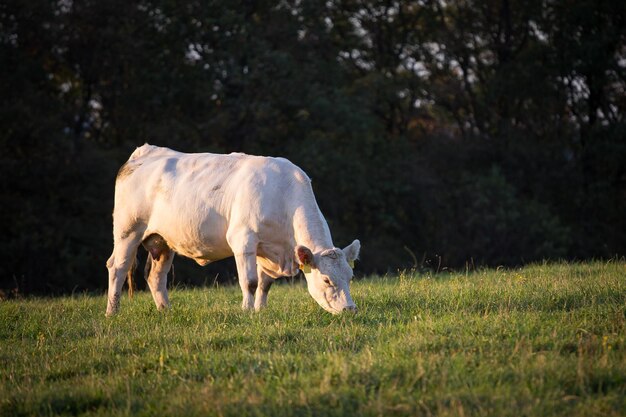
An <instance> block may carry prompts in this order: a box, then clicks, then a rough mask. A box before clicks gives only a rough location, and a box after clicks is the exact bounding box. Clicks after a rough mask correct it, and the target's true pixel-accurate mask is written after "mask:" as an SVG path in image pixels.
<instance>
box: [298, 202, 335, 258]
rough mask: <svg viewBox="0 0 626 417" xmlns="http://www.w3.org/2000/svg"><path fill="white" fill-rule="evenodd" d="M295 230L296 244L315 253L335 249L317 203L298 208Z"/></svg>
mask: <svg viewBox="0 0 626 417" xmlns="http://www.w3.org/2000/svg"><path fill="white" fill-rule="evenodd" d="M293 230H294V237H295V240H296V244H298V245H304V246H306V247H307V248H309V249H311V250H312V251H313V252H318V251H321V250H323V249H330V248H332V247H333V241H332V238H331V236H330V230H329V229H328V224H327V223H326V220H325V219H324V216H322V213H321V212H320V209H319V208H318V207H317V203H315V201H313V203H312V204H305V205H301V206H299V207H298V208H296V210H295V213H294V216H293Z"/></svg>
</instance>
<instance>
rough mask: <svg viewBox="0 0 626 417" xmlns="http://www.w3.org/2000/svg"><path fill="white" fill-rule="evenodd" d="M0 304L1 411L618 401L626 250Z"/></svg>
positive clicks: (604, 406) (356, 411) (266, 412)
mask: <svg viewBox="0 0 626 417" xmlns="http://www.w3.org/2000/svg"><path fill="white" fill-rule="evenodd" d="M352 293H353V297H354V299H355V301H356V302H357V304H358V305H359V308H360V311H359V313H358V315H356V316H347V317H343V316H341V317H336V316H330V315H328V314H326V313H324V312H323V311H322V309H321V308H319V307H318V306H317V305H316V304H315V303H314V301H313V300H312V299H311V298H310V297H309V295H308V293H307V292H306V289H305V288H304V287H303V286H302V284H300V283H296V284H289V285H275V286H274V287H273V288H272V290H271V292H270V297H269V306H268V308H267V309H266V310H265V311H263V312H262V313H260V314H255V313H244V312H242V311H241V310H240V308H239V305H240V301H241V298H240V297H241V294H240V291H239V288H238V287H234V286H233V287H222V288H205V289H192V290H184V289H174V290H173V291H172V293H171V301H172V304H173V308H172V310H171V311H169V312H166V313H159V312H157V311H155V308H154V305H153V303H152V299H151V297H150V295H149V294H148V293H141V294H139V295H138V296H136V297H135V298H134V299H133V300H128V299H127V298H126V297H123V299H122V310H121V313H120V314H119V315H118V316H116V317H114V318H112V319H106V318H105V317H104V310H105V305H106V301H105V297H104V295H101V296H87V295H79V296H74V297H66V298H55V299H40V298H27V299H21V300H11V301H4V302H0V415H5V416H21V415H159V416H165V415H181V416H183V415H184V416H193V415H234V416H238V417H243V416H248V415H250V416H287V415H294V416H325V415H328V416H341V415H369V416H393V415H424V416H430V415H441V416H446V415H454V416H470V415H480V416H483V415H493V416H533V415H535V416H568V417H572V416H618V415H626V332H625V329H626V264H624V263H623V262H609V263H589V264H546V265H535V266H529V267H526V268H523V269H519V270H500V271H495V270H484V271H477V272H473V273H469V274H439V275H436V276H434V277H433V276H430V275H422V274H400V275H399V276H390V277H382V278H369V279H365V280H360V281H356V282H354V283H353V286H352Z"/></svg>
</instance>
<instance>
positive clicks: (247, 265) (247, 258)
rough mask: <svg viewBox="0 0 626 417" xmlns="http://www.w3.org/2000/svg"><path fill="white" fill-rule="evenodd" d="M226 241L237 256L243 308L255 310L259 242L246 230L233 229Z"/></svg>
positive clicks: (227, 234)
mask: <svg viewBox="0 0 626 417" xmlns="http://www.w3.org/2000/svg"><path fill="white" fill-rule="evenodd" d="M226 240H227V241H228V244H229V245H230V248H231V249H232V251H233V254H234V255H235V262H236V263H237V274H238V275H239V286H240V287H241V292H242V293H243V302H242V303H241V308H243V309H244V310H252V309H253V308H254V292H255V291H256V287H257V282H258V278H257V271H256V251H257V245H258V240H257V239H256V237H255V235H254V234H253V233H250V231H249V230H248V229H246V228H237V227H233V228H232V229H230V230H229V231H228V232H227V233H226Z"/></svg>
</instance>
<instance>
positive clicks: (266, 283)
mask: <svg viewBox="0 0 626 417" xmlns="http://www.w3.org/2000/svg"><path fill="white" fill-rule="evenodd" d="M257 269H258V274H257V275H258V277H259V282H258V285H257V288H256V294H255V295H254V309H255V310H256V311H259V310H261V309H262V308H263V307H265V306H266V305H267V293H268V292H269V290H270V287H271V286H272V283H273V282H274V278H272V277H270V276H269V275H267V274H266V273H265V272H263V270H262V269H261V267H260V266H259V267H258V268H257Z"/></svg>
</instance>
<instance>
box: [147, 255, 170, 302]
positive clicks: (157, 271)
mask: <svg viewBox="0 0 626 417" xmlns="http://www.w3.org/2000/svg"><path fill="white" fill-rule="evenodd" d="M173 260H174V251H172V250H171V249H169V248H168V249H166V250H165V251H163V252H161V254H160V255H159V256H158V257H157V258H154V257H153V256H152V254H151V253H150V252H148V259H146V280H147V281H148V287H150V292H152V298H153V299H154V304H156V307H157V309H159V310H164V309H166V308H169V307H170V300H169V297H168V295H167V274H168V272H170V269H171V267H172V261H173Z"/></svg>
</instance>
